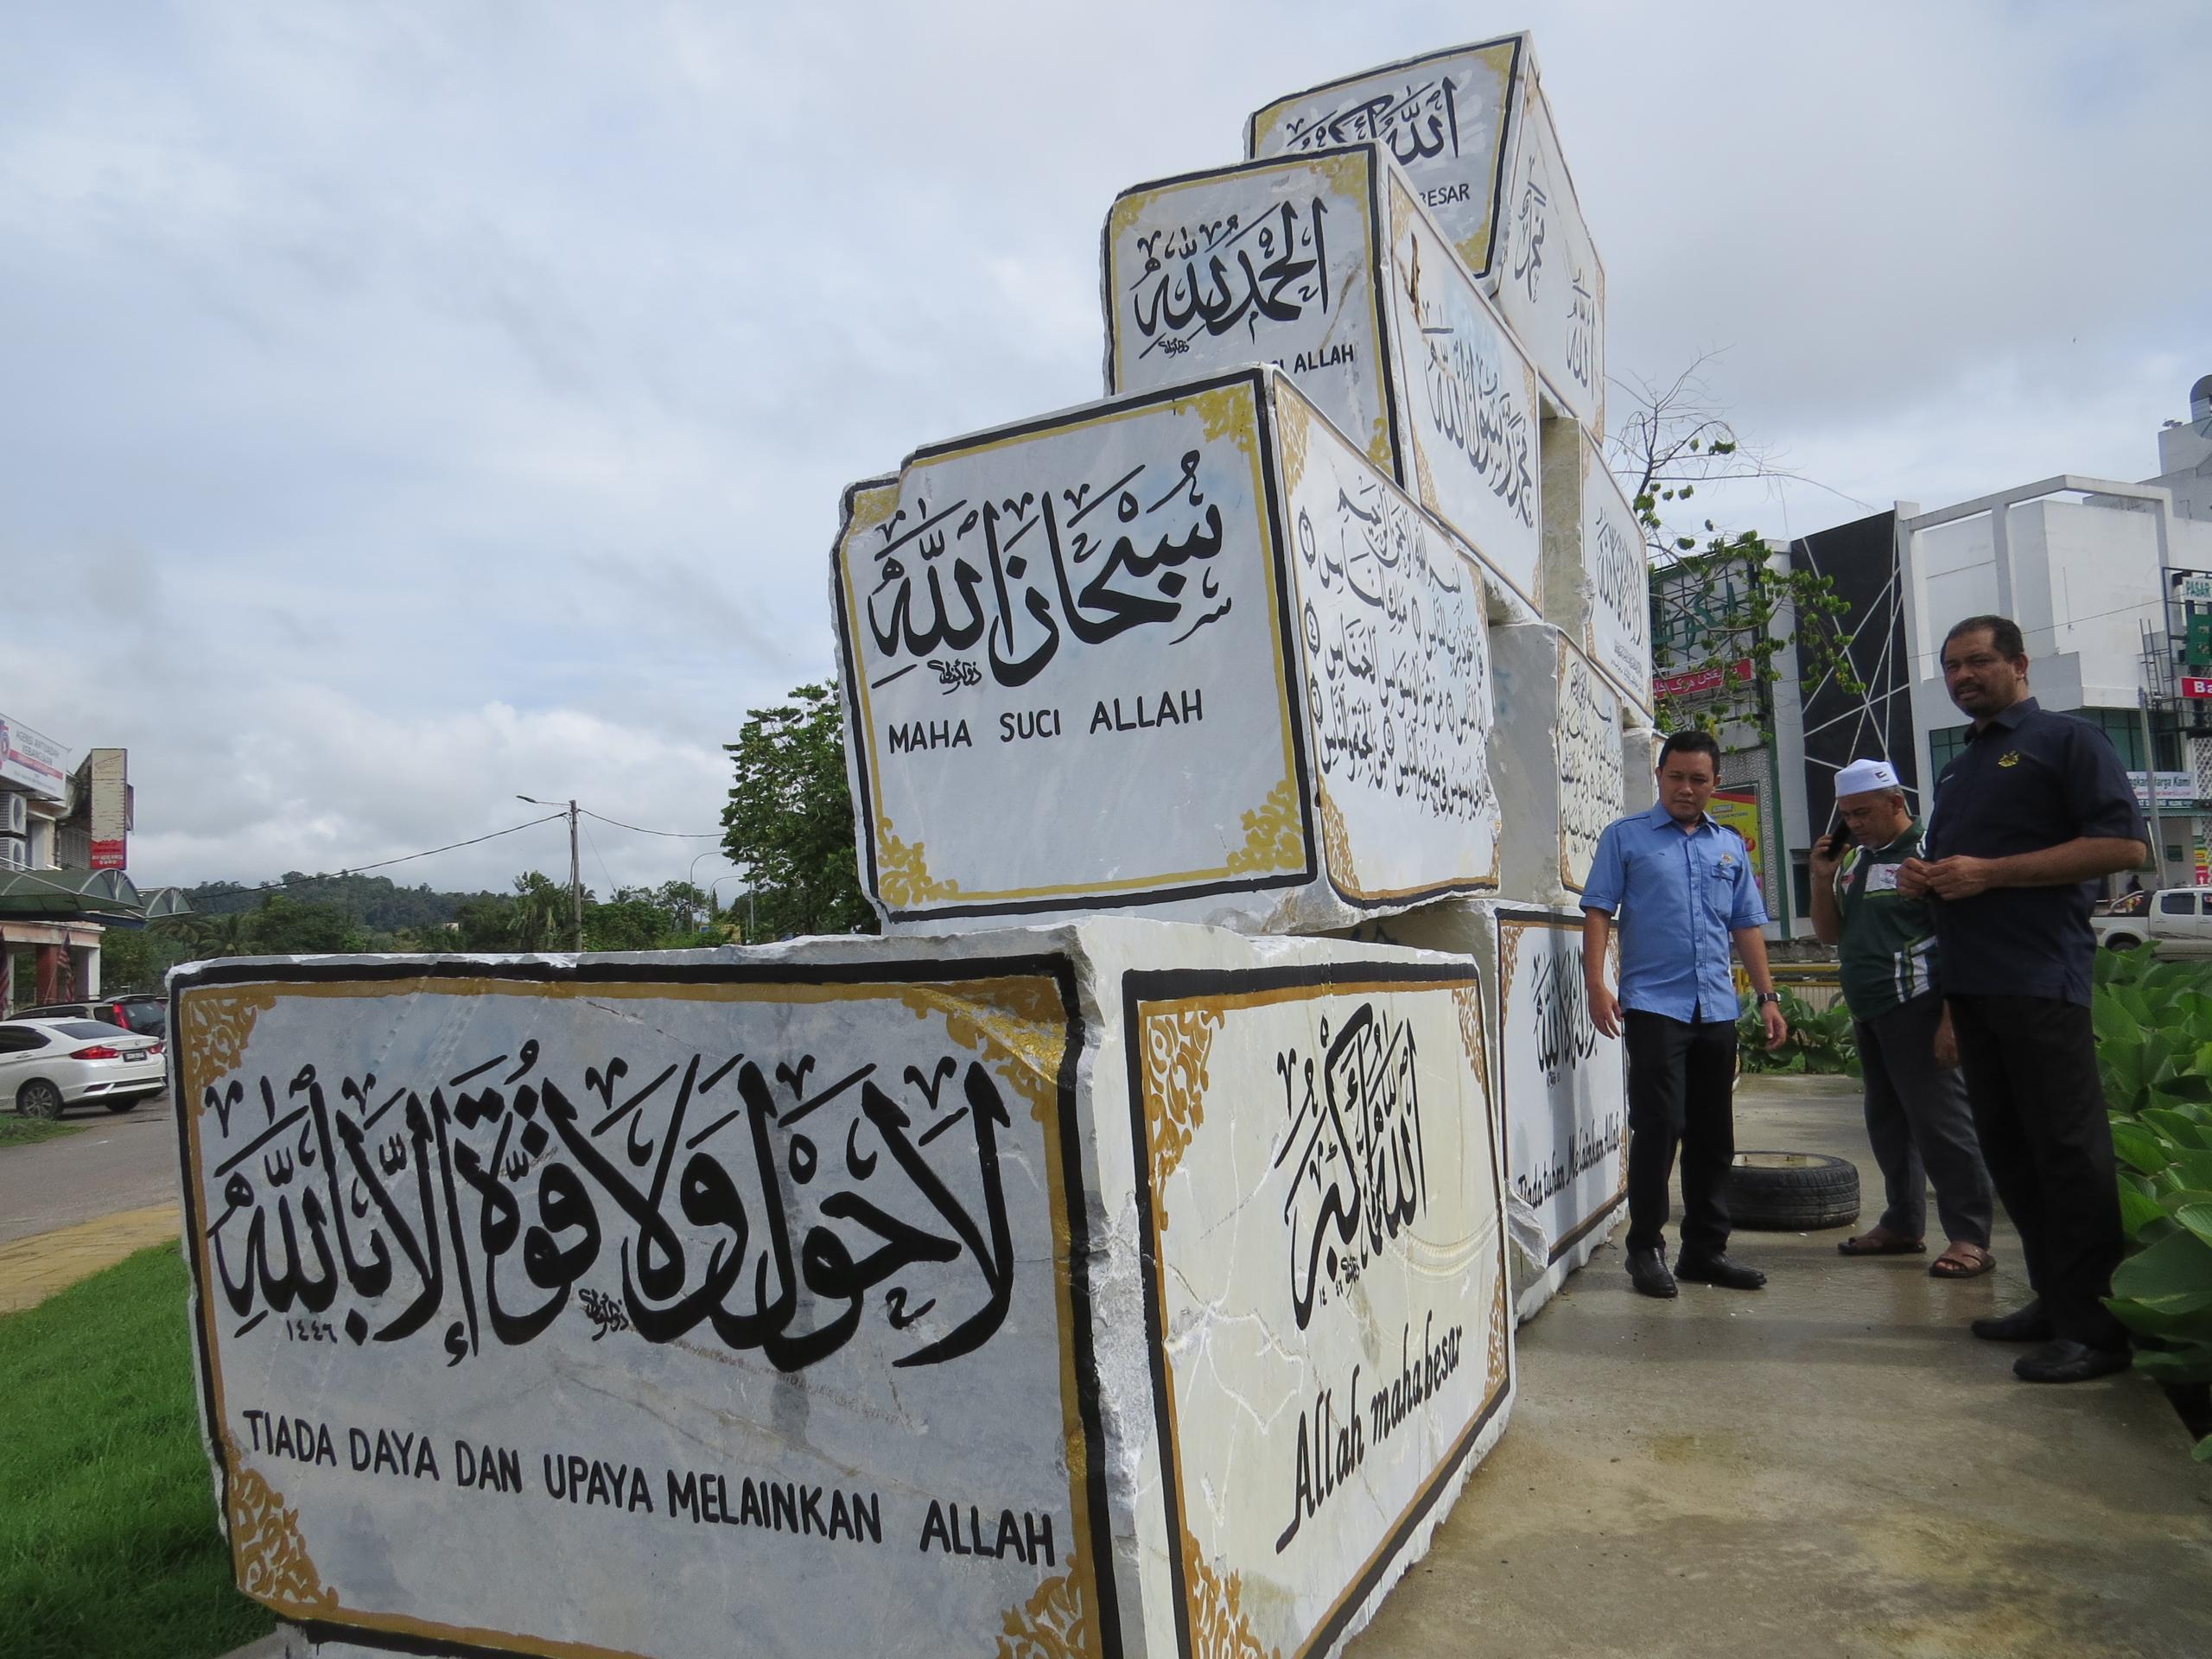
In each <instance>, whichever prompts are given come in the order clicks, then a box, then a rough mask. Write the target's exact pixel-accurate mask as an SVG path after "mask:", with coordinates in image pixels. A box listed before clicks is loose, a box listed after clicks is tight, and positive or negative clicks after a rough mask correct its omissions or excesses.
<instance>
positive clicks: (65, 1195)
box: [0, 1095, 177, 1244]
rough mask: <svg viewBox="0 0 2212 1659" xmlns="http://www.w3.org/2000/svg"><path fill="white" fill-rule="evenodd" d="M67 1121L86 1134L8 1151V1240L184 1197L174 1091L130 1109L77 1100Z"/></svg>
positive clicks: (4, 1191)
mask: <svg viewBox="0 0 2212 1659" xmlns="http://www.w3.org/2000/svg"><path fill="white" fill-rule="evenodd" d="M62 1121H63V1122H66V1123H74V1124H79V1125H82V1126H83V1128H84V1133H83V1134H82V1135H64V1136H63V1137H61V1138H60V1140H58V1141H40V1142H38V1143H37V1144H36V1145H35V1146H29V1147H11V1148H10V1149H9V1150H8V1151H6V1152H4V1153H0V1244H4V1243H7V1242H8V1241H10V1239H17V1238H24V1237H28V1236H30V1235H31V1234H33V1233H47V1232H52V1231H53V1230H54V1229H55V1228H57V1227H67V1226H70V1225H72V1224H74V1223H77V1222H81V1221H91V1220H93V1219H95V1218H97V1217H100V1216H105V1215H111V1214H113V1213H114V1212H115V1211H118V1210H135V1209H139V1208H143V1206H145V1205H150V1204H169V1205H174V1204H175V1202H176V1201H177V1180H176V1122H175V1118H174V1117H172V1116H170V1113H169V1103H168V1096H166V1095H149V1096H147V1097H146V1098H145V1099H143V1100H141V1101H139V1102H137V1103H136V1104H135V1105H133V1106H132V1107H131V1109H130V1110H129V1111H127V1112H109V1111H107V1110H105V1109H101V1108H99V1107H92V1108H86V1107H82V1106H73V1107H71V1108H70V1109H69V1111H68V1115H67V1116H66V1117H64V1118H63V1120H62Z"/></svg>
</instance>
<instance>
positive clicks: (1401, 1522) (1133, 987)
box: [1122, 959, 1516, 1659]
mask: <svg viewBox="0 0 2212 1659" xmlns="http://www.w3.org/2000/svg"><path fill="white" fill-rule="evenodd" d="M1340 984H1358V985H1369V984H1384V985H1390V986H1398V987H1403V988H1407V989H1411V990H1421V989H1426V988H1433V987H1436V986H1457V985H1466V984H1471V985H1473V986H1474V987H1475V988H1476V989H1477V992H1478V995H1479V993H1480V989H1481V986H1482V975H1481V972H1480V970H1479V969H1478V967H1477V965H1476V964H1475V963H1474V962H1473V961H1472V960H1471V959H1470V960H1469V961H1468V962H1467V963H1466V965H1465V966H1464V967H1449V968H1446V967H1433V968H1432V967H1427V966H1417V965H1414V964H1410V963H1394V962H1376V961H1371V960H1370V961H1364V962H1330V963H1313V964H1308V965H1301V966H1296V967H1284V968H1256V969H1228V968H1171V969H1154V970H1146V971H1141V972H1135V973H1128V974H1124V975H1123V976H1122V1027H1123V1031H1122V1042H1123V1049H1124V1064H1125V1065H1127V1066H1128V1090H1129V1117H1130V1128H1131V1130H1132V1135H1133V1138H1132V1147H1133V1156H1134V1160H1135V1166H1136V1198H1137V1262H1138V1277H1139V1281H1140V1283H1141V1287H1142V1291H1143V1298H1144V1332H1145V1357H1146V1363H1147V1368H1148V1370H1149V1371H1150V1374H1151V1379H1152V1400H1153V1426H1154V1435H1155V1438H1156V1439H1157V1440H1158V1443H1159V1446H1160V1503H1161V1508H1162V1510H1163V1513H1164V1515H1165V1518H1166V1525H1167V1550H1166V1554H1167V1563H1168V1579H1169V1582H1170V1584H1171V1586H1173V1594H1174V1607H1175V1642H1176V1652H1177V1654H1178V1655H1179V1659H1193V1656H1192V1646H1191V1590H1190V1584H1189V1582H1188V1580H1187V1579H1186V1578H1185V1573H1184V1570H1183V1552H1182V1547H1181V1546H1182V1536H1183V1486H1182V1478H1183V1477H1182V1471H1181V1469H1180V1468H1179V1466H1178V1464H1177V1459H1176V1455H1175V1426H1174V1423H1173V1421H1172V1420H1171V1418H1170V1416H1169V1414H1168V1404H1167V1347H1166V1331H1165V1330H1164V1329H1163V1328H1162V1323H1161V1316H1160V1290H1161V1283H1160V1278H1161V1275H1160V1237H1159V1234H1158V1232H1157V1231H1156V1230H1155V1229H1154V1225H1153V1221H1154V1216H1155V1215H1156V1213H1157V1211H1155V1210H1154V1194H1153V1190H1152V1156H1151V1151H1150V1147H1151V1137H1150V1134H1149V1130H1148V1128H1147V1123H1146V1121H1145V1100H1144V1042H1143V1026H1142V1023H1141V1017H1140V1010H1141V1008H1142V1007H1144V1006H1145V1005H1146V1004H1147V1003H1173V1002H1180V1001H1192V1000H1195V999H1197V998H1199V997H1204V996H1209V995H1214V996H1219V995H1236V994H1238V993H1240V992H1250V991H1268V990H1276V989H1281V988H1306V987H1313V988H1318V989H1319V990H1321V991H1323V992H1327V991H1328V990H1329V989H1331V988H1333V987H1335V986H1338V985H1340ZM1483 1086H1484V1091H1485V1095H1487V1092H1488V1090H1489V1087H1490V1079H1489V1078H1487V1077H1485V1078H1484V1079H1483ZM1488 1106H1489V1103H1488V1101H1487V1099H1485V1101H1484V1114H1483V1116H1484V1128H1485V1130H1486V1132H1487V1134H1488V1136H1489V1139H1490V1154H1491V1190H1492V1191H1493V1192H1496V1194H1497V1238H1498V1300H1499V1301H1500V1303H1501V1304H1502V1305H1503V1313H1504V1320H1505V1376H1504V1379H1503V1381H1502V1382H1501V1383H1499V1385H1498V1389H1497V1395H1496V1396H1495V1397H1494V1398H1493V1399H1491V1401H1490V1402H1488V1403H1487V1404H1486V1405H1484V1407H1483V1408H1482V1409H1481V1410H1479V1411H1478V1412H1477V1413H1476V1414H1475V1415H1474V1418H1473V1420H1472V1421H1470V1422H1469V1423H1468V1425H1467V1427H1465V1429H1464V1430H1463V1431H1461V1433H1460V1434H1459V1438H1458V1439H1457V1440H1454V1441H1453V1442H1452V1447H1451V1450H1450V1451H1448V1452H1446V1453H1445V1455H1444V1457H1443V1458H1442V1459H1440V1461H1439V1462H1438V1464H1437V1466H1436V1468H1435V1470H1434V1471H1433V1472H1432V1473H1431V1475H1430V1476H1429V1478H1428V1480H1427V1483H1426V1484H1424V1485H1423V1486H1422V1487H1421V1490H1420V1491H1419V1492H1418V1493H1417V1494H1416V1495H1415V1497H1414V1501H1413V1502H1412V1503H1410V1504H1408V1506H1407V1508H1406V1509H1405V1510H1404V1511H1403V1512H1402V1514H1401V1515H1400V1516H1399V1517H1398V1520H1397V1522H1396V1524H1395V1525H1394V1526H1392V1527H1391V1528H1390V1529H1389V1532H1388V1533H1387V1534H1386V1535H1384V1537H1383V1541H1382V1542H1381V1543H1379V1544H1377V1545H1376V1548H1375V1551H1374V1553H1373V1554H1372V1555H1371V1556H1370V1558H1369V1560H1368V1563H1367V1565H1366V1566H1365V1567H1363V1569H1362V1570H1361V1571H1360V1573H1358V1575H1357V1577H1356V1578H1354V1579H1353V1580H1352V1581H1351V1583H1350V1584H1349V1585H1346V1586H1344V1588H1343V1589H1342V1590H1341V1591H1339V1592H1338V1595H1337V1597H1336V1599H1335V1601H1334V1602H1333V1603H1332V1611H1330V1613H1329V1614H1328V1616H1327V1617H1326V1618H1324V1619H1323V1620H1322V1621H1321V1623H1320V1624H1318V1625H1317V1626H1315V1628H1314V1630H1313V1633H1312V1634H1311V1635H1310V1636H1309V1637H1307V1638H1306V1643H1305V1645H1304V1646H1303V1647H1301V1648H1300V1649H1299V1653H1300V1655H1304V1654H1308V1653H1314V1652H1320V1651H1325V1650H1326V1649H1328V1648H1329V1647H1330V1646H1331V1645H1332V1644H1333V1643H1335V1642H1336V1641H1337V1640H1338V1638H1339V1637H1342V1636H1343V1634H1344V1627H1345V1626H1346V1625H1347V1624H1350V1622H1351V1619H1352V1618H1353V1616H1354V1615H1355V1614H1357V1612H1358V1611H1359V1610H1360V1608H1361V1607H1363V1605H1366V1602H1367V1599H1368V1598H1369V1597H1370V1596H1371V1595H1373V1594H1374V1593H1375V1591H1376V1586H1378V1585H1379V1584H1380V1583H1381V1582H1382V1580H1383V1571H1384V1569H1385V1568H1386V1567H1388V1566H1389V1563H1390V1562H1391V1561H1392V1560H1395V1558H1396V1556H1397V1554H1398V1553H1399V1552H1400V1551H1401V1550H1402V1549H1403V1548H1405V1544H1406V1541H1407V1540H1408V1538H1410V1537H1411V1536H1412V1535H1413V1534H1414V1531H1415V1530H1416V1529H1418V1528H1419V1527H1420V1526H1421V1523H1422V1522H1424V1521H1425V1520H1427V1517H1428V1515H1429V1513H1430V1511H1431V1510H1433V1509H1434V1508H1435V1507H1436V1503H1437V1499H1438V1498H1439V1497H1440V1496H1441V1494H1442V1493H1443V1491H1444V1488H1445V1487H1446V1485H1447V1484H1450V1482H1451V1481H1452V1478H1453V1477H1454V1476H1455V1475H1457V1473H1458V1472H1459V1467H1460V1465H1462V1464H1464V1463H1465V1461H1466V1459H1467V1456H1468V1453H1469V1452H1471V1451H1472V1449H1473V1447H1474V1443H1475V1441H1476V1440H1477V1439H1478V1438H1479V1437H1480V1436H1481V1434H1482V1432H1483V1430H1484V1428H1485V1427H1487V1426H1488V1425H1489V1423H1490V1421H1491V1419H1492V1418H1494V1417H1495V1416H1497V1413H1498V1411H1499V1410H1500V1408H1503V1405H1504V1403H1505V1402H1506V1400H1507V1399H1508V1398H1509V1397H1510V1395H1512V1393H1513V1389H1514V1376H1515V1359H1516V1354H1515V1351H1514V1344H1513V1325H1514V1311H1513V1305H1512V1304H1513V1298H1512V1295H1511V1293H1510V1289H1509V1287H1508V1286H1507V1284H1506V1274H1505V1257H1504V1252H1505V1249H1506V1248H1507V1246H1506V1238H1505V1171H1504V1168H1503V1162H1502V1160H1503V1146H1502V1144H1501V1143H1502V1142H1503V1140H1504V1135H1503V1122H1502V1120H1500V1119H1499V1118H1497V1117H1493V1116H1491V1113H1490V1111H1489V1109H1488Z"/></svg>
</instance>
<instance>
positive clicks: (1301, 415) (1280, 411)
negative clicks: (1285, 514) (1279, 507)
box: [1275, 397, 1313, 494]
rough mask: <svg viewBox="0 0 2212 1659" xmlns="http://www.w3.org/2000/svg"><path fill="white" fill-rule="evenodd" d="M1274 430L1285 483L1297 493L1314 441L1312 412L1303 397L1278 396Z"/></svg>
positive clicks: (1292, 492) (1291, 491) (1304, 474)
mask: <svg viewBox="0 0 2212 1659" xmlns="http://www.w3.org/2000/svg"><path fill="white" fill-rule="evenodd" d="M1275 431H1276V433H1277V434H1278V437H1277V440H1276V441H1277V442H1279V443H1280V444H1281V447H1282V482H1283V490H1284V493H1286V494H1294V493H1296V492H1297V489H1298V486H1299V485H1300V483H1302V482H1303V481H1304V480H1305V478H1306V452H1307V450H1308V449H1309V448H1311V447H1312V445H1313V411H1312V410H1311V409H1310V408H1309V407H1308V406H1307V404H1306V401H1305V399H1303V398H1301V397H1277V398H1276V399H1275Z"/></svg>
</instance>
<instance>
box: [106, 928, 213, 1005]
mask: <svg viewBox="0 0 2212 1659" xmlns="http://www.w3.org/2000/svg"><path fill="white" fill-rule="evenodd" d="M192 955H193V951H192V947H191V946H190V944H188V943H187V942H186V940H185V939H184V938H182V937H181V935H180V934H179V933H177V932H175V931H172V930H170V929H168V928H167V927H111V928H109V929H108V930H107V931H106V932H105V933H104V934H102V935H101V936H100V989H101V990H103V991H111V992H113V993H114V994H115V995H118V996H121V995H125V994H127V993H129V992H132V991H158V990H160V989H161V988H162V976H165V975H166V974H167V973H168V970H169V969H172V968H174V967H175V966H176V965H177V963H181V962H187V961H189V960H190V959H191V957H192Z"/></svg>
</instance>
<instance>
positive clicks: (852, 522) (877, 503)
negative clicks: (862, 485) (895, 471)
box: [845, 484, 899, 541]
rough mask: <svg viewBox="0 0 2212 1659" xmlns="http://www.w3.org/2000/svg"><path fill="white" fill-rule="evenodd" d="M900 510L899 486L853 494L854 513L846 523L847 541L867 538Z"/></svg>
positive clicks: (888, 485)
mask: <svg viewBox="0 0 2212 1659" xmlns="http://www.w3.org/2000/svg"><path fill="white" fill-rule="evenodd" d="M898 510H899V486H897V485H896V484H884V485H880V486H877V487H876V488H874V489H872V490H855V491H854V492H853V513H852V517H851V518H849V520H847V521H846V524H845V539H846V540H847V541H851V540H853V539H854V538H855V537H860V536H865V535H867V534H868V531H871V530H874V528H875V527H876V526H877V525H878V524H881V523H882V522H883V521H884V520H885V519H887V518H890V517H891V515H892V514H893V512H897V511H898Z"/></svg>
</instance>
